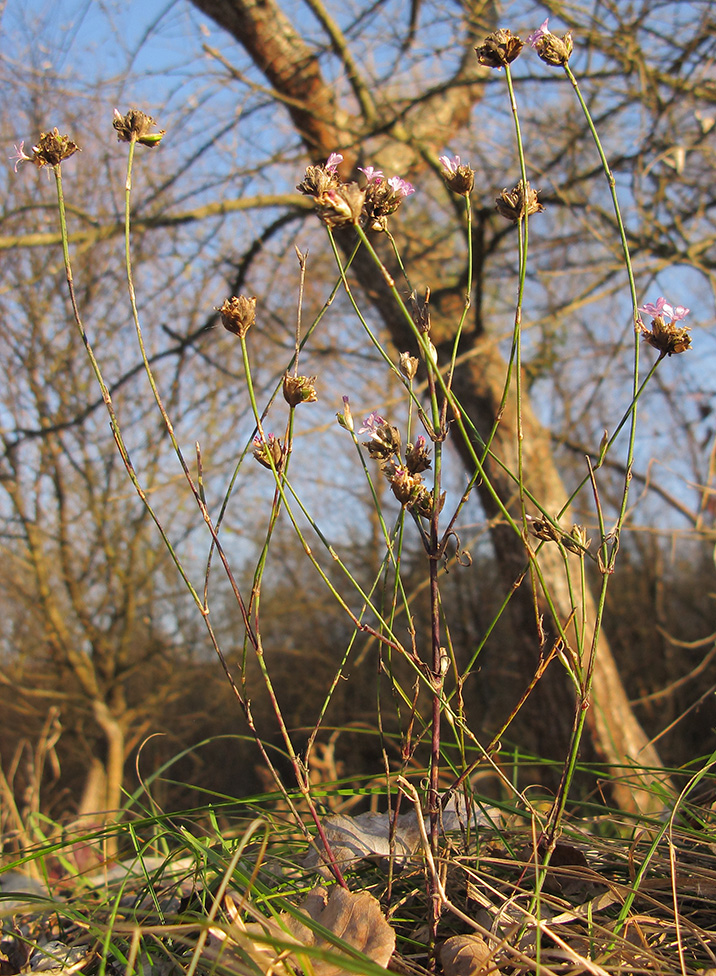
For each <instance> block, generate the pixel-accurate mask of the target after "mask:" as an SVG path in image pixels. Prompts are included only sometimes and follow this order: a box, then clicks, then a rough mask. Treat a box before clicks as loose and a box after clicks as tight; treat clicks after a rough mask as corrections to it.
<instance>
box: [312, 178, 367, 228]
mask: <svg viewBox="0 0 716 976" xmlns="http://www.w3.org/2000/svg"><path fill="white" fill-rule="evenodd" d="M364 201H365V190H361V188H360V187H359V186H358V184H357V183H343V184H339V185H338V186H336V187H330V188H329V189H327V190H325V191H324V192H323V193H321V194H319V195H318V196H317V197H316V212H317V213H318V216H319V217H320V218H321V220H322V221H323V222H324V224H326V225H327V226H328V227H331V228H333V227H348V226H349V225H351V224H353V225H355V224H357V223H358V221H359V220H360V216H361V212H362V210H363V203H364Z"/></svg>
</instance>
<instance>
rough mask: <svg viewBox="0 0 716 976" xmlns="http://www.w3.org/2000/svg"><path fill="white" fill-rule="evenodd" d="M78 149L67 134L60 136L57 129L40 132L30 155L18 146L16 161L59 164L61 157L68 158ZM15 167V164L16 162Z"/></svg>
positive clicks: (39, 164)
mask: <svg viewBox="0 0 716 976" xmlns="http://www.w3.org/2000/svg"><path fill="white" fill-rule="evenodd" d="M79 151H80V147H79V146H78V145H77V143H76V142H73V141H72V140H71V139H70V137H69V136H61V135H60V132H59V130H58V129H53V130H52V132H42V133H41V134H40V138H39V141H38V143H37V145H36V146H33V147H32V156H26V155H25V154H24V153H23V152H22V146H20V150H19V153H20V155H19V157H13V158H18V162H21V161H23V160H24V161H27V162H31V163H34V164H35V166H38V167H41V166H59V164H60V163H61V162H62V161H63V159H68V158H69V157H70V156H74V154H75V153H76V152H79ZM16 168H17V164H16Z"/></svg>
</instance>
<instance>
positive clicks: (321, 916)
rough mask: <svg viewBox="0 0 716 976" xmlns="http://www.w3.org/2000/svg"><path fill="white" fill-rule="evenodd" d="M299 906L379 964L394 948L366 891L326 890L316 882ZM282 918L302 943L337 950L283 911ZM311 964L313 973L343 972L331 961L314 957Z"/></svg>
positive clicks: (392, 935)
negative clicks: (317, 885)
mask: <svg viewBox="0 0 716 976" xmlns="http://www.w3.org/2000/svg"><path fill="white" fill-rule="evenodd" d="M301 910H302V911H303V912H305V913H306V915H308V916H309V917H310V918H312V919H313V920H314V921H315V922H318V924H319V925H322V926H323V928H326V929H328V930H329V931H331V932H332V933H333V934H334V935H336V936H338V938H339V939H342V941H343V942H347V943H348V945H350V946H352V947H353V948H354V949H358V950H359V951H360V952H362V953H363V954H364V955H366V956H368V957H369V958H370V959H372V960H373V962H375V963H377V964H378V965H379V966H386V965H387V964H388V960H389V959H390V957H391V956H392V954H393V950H394V948H395V932H394V931H393V929H392V928H391V927H390V925H389V924H388V923H387V922H386V920H385V917H384V916H383V912H382V911H381V908H380V904H379V903H378V901H377V899H376V898H374V897H373V895H371V894H370V892H369V891H346V889H345V888H338V887H335V888H332V889H331V892H330V894H328V892H327V891H326V889H325V888H323V887H321V886H319V887H318V888H314V889H313V891H312V892H310V894H309V895H308V896H307V897H306V898H305V900H304V901H303V902H302V904H301ZM282 920H283V922H284V923H285V924H286V926H287V928H288V929H289V931H290V932H291V935H292V936H293V937H294V938H295V939H296V941H297V942H300V943H301V944H302V945H305V946H315V947H317V948H321V949H331V948H333V951H334V952H339V951H340V950H339V949H338V948H336V947H335V946H333V947H332V946H331V943H330V942H328V941H327V940H325V939H323V938H322V937H321V936H320V935H317V934H316V933H315V932H314V931H313V930H312V929H310V928H309V927H308V926H307V925H304V924H303V923H302V922H300V921H299V920H298V919H296V918H293V917H291V916H288V915H286V914H284V915H283V916H282ZM312 965H313V970H314V972H315V974H316V976H343V974H344V973H345V972H346V971H345V970H344V969H343V968H342V967H341V966H340V964H338V963H337V962H336V963H334V962H333V961H328V960H322V959H314V960H313V963H312Z"/></svg>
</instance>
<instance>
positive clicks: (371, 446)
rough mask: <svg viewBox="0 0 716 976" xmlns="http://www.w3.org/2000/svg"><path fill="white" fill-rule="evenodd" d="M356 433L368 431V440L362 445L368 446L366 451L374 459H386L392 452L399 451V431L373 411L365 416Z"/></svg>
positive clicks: (396, 452) (397, 452)
mask: <svg viewBox="0 0 716 976" xmlns="http://www.w3.org/2000/svg"><path fill="white" fill-rule="evenodd" d="M358 433H359V434H366V433H370V440H369V441H365V442H364V443H363V447H366V448H368V453H369V454H370V456H371V457H372V458H373V459H374V460H375V461H387V460H388V459H389V458H391V457H392V456H393V455H394V454H399V453H400V431H399V430H398V428H397V427H393V426H392V425H391V424H389V423H386V421H385V420H383V418H382V417H381V416H380V414H377V413H375V412H373V413H372V414H370V416H369V417H366V419H365V422H364V424H363V426H362V427H361V428H360V429H359V431H358Z"/></svg>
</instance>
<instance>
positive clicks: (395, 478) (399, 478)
mask: <svg viewBox="0 0 716 976" xmlns="http://www.w3.org/2000/svg"><path fill="white" fill-rule="evenodd" d="M388 480H389V481H390V488H391V491H392V492H393V494H394V495H395V497H396V498H397V499H398V501H399V502H400V504H401V505H405V506H407V507H408V508H411V507H412V506H413V505H414V504H415V503H416V502H417V500H418V496H419V495H420V493H421V489H422V491H425V490H426V489H425V487H424V485H423V484H422V481H423V479H422V478H421V477H420V475H419V474H411V473H410V472H409V471H408V469H407V468H401V467H397V468H395V469H394V470H393V473H392V474H391V475H390V478H389V479H388Z"/></svg>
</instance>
